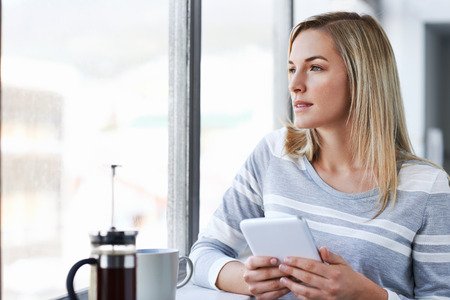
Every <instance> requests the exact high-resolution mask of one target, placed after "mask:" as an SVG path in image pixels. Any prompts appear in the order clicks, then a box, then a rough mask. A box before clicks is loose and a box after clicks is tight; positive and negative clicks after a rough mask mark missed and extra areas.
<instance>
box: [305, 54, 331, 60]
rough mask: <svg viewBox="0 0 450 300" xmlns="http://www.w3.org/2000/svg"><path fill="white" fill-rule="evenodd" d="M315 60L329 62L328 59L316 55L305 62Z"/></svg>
mask: <svg viewBox="0 0 450 300" xmlns="http://www.w3.org/2000/svg"><path fill="white" fill-rule="evenodd" d="M315 59H322V60H325V61H328V59H326V58H325V57H323V56H322V55H314V56H311V57H308V58H306V59H305V61H313V60H315Z"/></svg>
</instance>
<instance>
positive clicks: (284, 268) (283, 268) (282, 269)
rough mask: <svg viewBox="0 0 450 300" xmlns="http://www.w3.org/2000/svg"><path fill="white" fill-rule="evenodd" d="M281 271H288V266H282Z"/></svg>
mask: <svg viewBox="0 0 450 300" xmlns="http://www.w3.org/2000/svg"><path fill="white" fill-rule="evenodd" d="M279 268H280V270H281V271H286V270H287V266H286V265H280V266H279Z"/></svg>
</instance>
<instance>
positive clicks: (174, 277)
mask: <svg viewBox="0 0 450 300" xmlns="http://www.w3.org/2000/svg"><path fill="white" fill-rule="evenodd" d="M136 256H137V266H136V268H137V271H136V273H137V300H174V299H175V295H176V292H177V289H178V288H180V287H182V286H184V285H185V284H186V283H187V282H188V281H189V279H191V276H192V271H193V266H192V261H191V260H190V259H189V258H188V257H186V256H182V257H179V253H178V250H176V249H139V250H137V254H136ZM183 260H185V261H186V263H187V270H186V272H187V273H186V277H185V278H184V279H183V280H182V281H181V282H177V281H178V267H179V263H180V262H182V261H183Z"/></svg>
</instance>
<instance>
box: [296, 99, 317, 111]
mask: <svg viewBox="0 0 450 300" xmlns="http://www.w3.org/2000/svg"><path fill="white" fill-rule="evenodd" d="M311 106H313V104H312V103H311V102H306V101H301V100H297V101H294V112H303V111H306V110H308V109H309V108H310V107H311Z"/></svg>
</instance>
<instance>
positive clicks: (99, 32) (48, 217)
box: [1, 0, 168, 299]
mask: <svg viewBox="0 0 450 300" xmlns="http://www.w3.org/2000/svg"><path fill="white" fill-rule="evenodd" d="M2 5H3V7H2V27H3V28H2V30H3V31H2V39H3V40H2V47H3V48H2V116H1V118H2V119H1V121H2V126H1V149H2V152H1V154H2V156H1V178H2V191H1V195H2V201H1V204H2V208H1V213H2V224H1V229H2V244H1V245H2V272H3V276H2V280H3V282H2V284H3V294H2V295H1V296H2V297H3V298H4V299H49V298H55V297H57V296H60V295H63V294H65V278H66V274H67V272H68V270H69V268H70V267H71V265H72V264H74V263H75V262H76V261H78V260H79V259H82V258H86V257H88V256H89V253H90V242H89V232H91V231H93V230H99V229H107V228H108V227H109V226H110V219H111V218H110V211H111V204H110V200H111V194H112V193H111V168H110V165H111V164H119V165H122V167H121V168H118V169H117V176H116V184H115V187H116V189H115V191H116V193H115V199H116V206H115V211H116V219H115V221H116V227H118V228H119V229H122V228H124V229H125V228H127V229H128V228H137V229H138V230H139V235H138V240H137V244H138V247H165V246H166V245H167V242H166V239H167V238H166V220H165V211H166V200H167V156H168V155H167V103H168V100H167V99H168V1H165V0H153V1H147V0H130V1H119V0H91V1H83V0H75V1H74V0H20V1H18V0H4V1H2ZM88 277H89V268H88V267H83V268H82V269H81V270H80V272H78V274H77V278H76V279H77V280H76V282H75V286H76V287H77V288H82V287H87V285H88V279H89V278H88Z"/></svg>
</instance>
